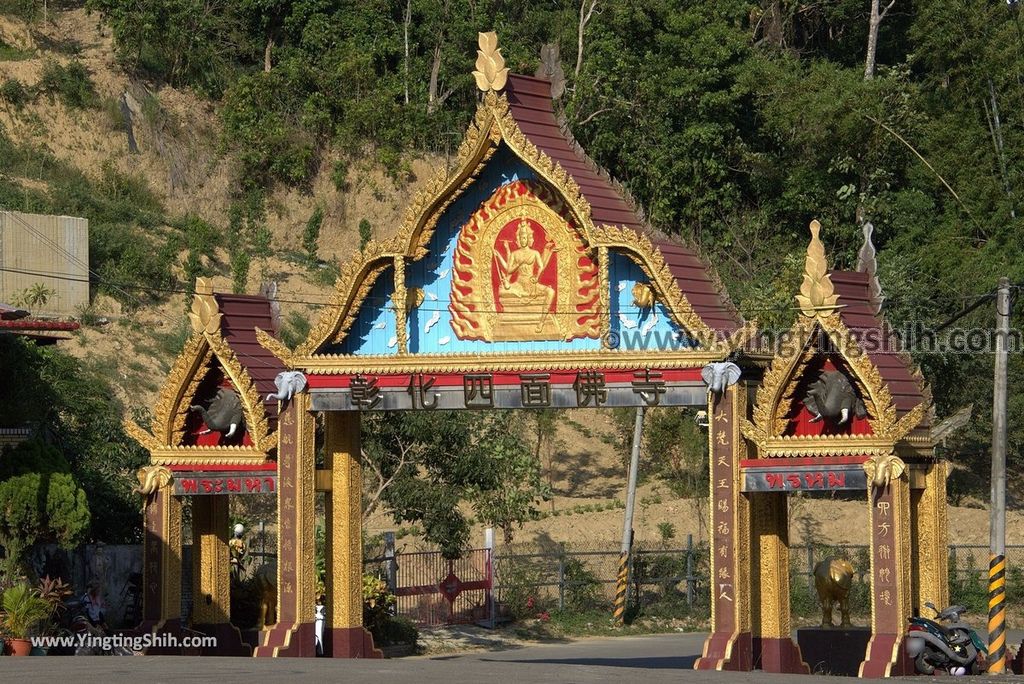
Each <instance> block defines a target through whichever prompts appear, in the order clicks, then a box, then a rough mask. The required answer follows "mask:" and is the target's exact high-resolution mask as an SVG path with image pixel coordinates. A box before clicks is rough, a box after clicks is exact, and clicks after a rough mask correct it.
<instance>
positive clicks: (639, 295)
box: [633, 283, 654, 309]
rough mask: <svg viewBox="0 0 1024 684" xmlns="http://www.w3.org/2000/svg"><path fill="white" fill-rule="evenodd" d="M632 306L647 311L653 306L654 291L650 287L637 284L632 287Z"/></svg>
mask: <svg viewBox="0 0 1024 684" xmlns="http://www.w3.org/2000/svg"><path fill="white" fill-rule="evenodd" d="M633 306H635V307H637V308H639V309H649V308H651V307H652V306H654V290H652V289H651V286H650V285H647V284H645V283H637V284H635V285H634V286H633Z"/></svg>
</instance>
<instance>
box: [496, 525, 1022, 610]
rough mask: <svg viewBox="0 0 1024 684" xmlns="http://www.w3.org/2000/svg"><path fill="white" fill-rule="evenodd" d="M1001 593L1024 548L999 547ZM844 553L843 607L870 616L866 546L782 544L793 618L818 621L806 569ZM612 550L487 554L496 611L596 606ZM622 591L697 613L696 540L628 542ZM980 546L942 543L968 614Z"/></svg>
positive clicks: (553, 548) (705, 560) (610, 583)
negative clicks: (1003, 566)
mask: <svg viewBox="0 0 1024 684" xmlns="http://www.w3.org/2000/svg"><path fill="white" fill-rule="evenodd" d="M1006 553H1007V560H1008V566H1009V569H1008V571H1007V595H1008V600H1009V601H1010V602H1011V603H1012V602H1013V601H1014V600H1016V599H1017V598H1022V599H1024V545H1009V546H1007V549H1006ZM829 556H834V557H841V558H846V559H847V560H849V561H850V562H851V564H852V565H853V567H854V583H853V586H852V587H851V590H850V608H851V611H852V612H853V613H854V614H855V615H867V614H869V613H870V559H869V552H868V547H867V546H866V545H855V544H842V545H833V546H827V545H804V546H792V547H790V603H791V607H792V610H793V613H794V615H796V616H804V617H808V618H811V617H813V618H815V619H818V618H820V608H819V606H818V597H817V592H816V590H815V588H814V566H815V564H817V563H818V562H819V561H821V560H822V559H824V558H826V557H829ZM618 557H619V551H618V548H617V545H616V544H614V543H613V542H607V543H599V542H592V543H589V544H550V545H546V546H543V547H539V546H537V545H514V546H506V547H503V548H500V549H498V550H497V551H496V554H495V568H496V593H497V598H498V601H499V611H502V610H504V611H505V613H506V614H508V615H510V616H515V617H523V616H531V615H534V614H537V613H542V612H544V611H550V610H556V609H569V610H573V611H583V610H596V609H604V608H607V607H608V606H610V604H611V600H612V598H613V594H614V585H615V576H616V569H617V564H618ZM630 577H631V584H630V592H631V598H632V603H633V605H634V606H636V607H638V608H639V609H641V610H645V611H647V612H649V613H652V614H664V615H679V616H685V615H693V616H705V615H707V614H708V611H709V610H710V607H709V606H710V603H709V599H710V596H709V557H708V549H707V546H706V545H704V544H700V545H698V544H694V543H693V542H692V541H689V542H688V544H687V545H685V546H683V547H678V546H677V547H669V546H667V545H664V544H637V545H636V546H635V547H634V554H633V566H632V568H631V573H630ZM987 582H988V547H985V546H972V545H959V544H957V545H951V546H950V547H949V587H950V602H951V603H959V604H963V605H965V606H966V607H967V608H968V610H969V611H970V613H972V614H974V615H984V614H985V611H986V610H987V600H988V599H987V592H988V587H987Z"/></svg>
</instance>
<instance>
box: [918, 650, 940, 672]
mask: <svg viewBox="0 0 1024 684" xmlns="http://www.w3.org/2000/svg"><path fill="white" fill-rule="evenodd" d="M914 669H915V670H917V671H918V672H919V673H921V674H923V675H930V674H934V673H935V666H934V665H932V664H931V663H930V662H928V658H926V657H925V654H924V653H922V654H921V655H919V656H917V658H915V659H914Z"/></svg>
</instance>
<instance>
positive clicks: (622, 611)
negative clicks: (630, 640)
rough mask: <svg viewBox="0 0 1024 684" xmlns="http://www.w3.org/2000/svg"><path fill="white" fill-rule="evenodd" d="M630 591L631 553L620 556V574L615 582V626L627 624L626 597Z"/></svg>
mask: <svg viewBox="0 0 1024 684" xmlns="http://www.w3.org/2000/svg"><path fill="white" fill-rule="evenodd" d="M628 589H629V553H628V552H623V553H620V554H619V574H618V575H617V576H616V580H615V612H614V617H615V624H617V625H620V626H621V625H623V624H625V622H626V596H627V595H628Z"/></svg>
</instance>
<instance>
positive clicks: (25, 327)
mask: <svg viewBox="0 0 1024 684" xmlns="http://www.w3.org/2000/svg"><path fill="white" fill-rule="evenodd" d="M80 327H82V326H80V325H79V324H78V323H75V322H74V321H43V320H39V319H38V318H21V319H18V320H13V321H12V320H7V319H0V330H11V331H15V332H21V331H32V330H78V329H79V328H80Z"/></svg>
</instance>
